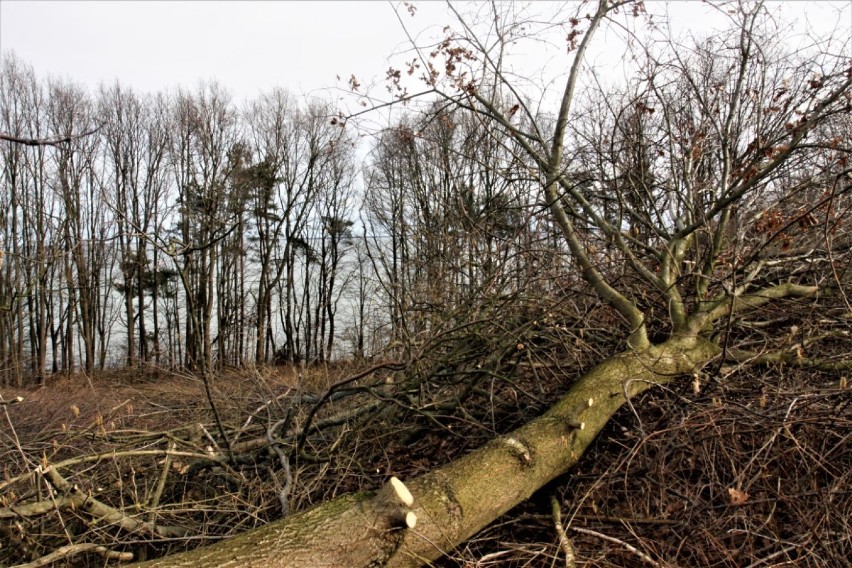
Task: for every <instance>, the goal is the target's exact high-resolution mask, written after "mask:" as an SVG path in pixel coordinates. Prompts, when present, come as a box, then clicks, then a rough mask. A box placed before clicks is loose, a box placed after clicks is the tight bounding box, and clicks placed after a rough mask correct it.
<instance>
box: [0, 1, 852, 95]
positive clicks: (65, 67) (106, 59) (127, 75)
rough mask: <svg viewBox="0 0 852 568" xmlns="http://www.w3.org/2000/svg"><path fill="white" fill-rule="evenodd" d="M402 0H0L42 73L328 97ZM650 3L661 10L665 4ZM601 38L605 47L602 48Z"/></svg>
mask: <svg viewBox="0 0 852 568" xmlns="http://www.w3.org/2000/svg"><path fill="white" fill-rule="evenodd" d="M396 4H397V2H396V1H394V2H393V4H392V3H390V2H379V1H370V2H368V1H363V0H361V1H348V2H317V1H314V2H284V1H265V2H258V1H253V2H248V1H242V2H226V1H216V2H214V1H192V2H186V1H180V2H178V1H152V0H147V1H136V2H126V1H88V2H81V1H74V0H61V1H44V0H40V1H26V0H0V52H2V53H7V52H9V51H14V52H15V53H16V54H17V55H18V57H19V58H20V59H22V60H23V61H24V62H26V63H29V64H30V65H32V66H33V68H34V69H35V72H36V73H37V75H38V76H39V77H47V76H57V77H63V78H68V79H71V80H73V81H74V82H77V83H82V84H84V85H86V86H87V87H89V88H90V89H91V90H92V91H94V90H95V89H96V88H97V86H98V84H99V83H101V82H106V83H112V82H113V81H114V80H115V79H119V80H120V81H121V82H122V83H123V84H125V85H128V86H131V87H133V88H135V89H137V90H138V91H140V92H155V91H157V90H167V89H171V88H174V87H176V86H178V85H182V86H186V87H193V86H194V85H196V84H197V82H198V81H199V80H201V79H211V78H215V79H217V80H219V82H220V83H221V84H222V85H224V86H225V87H226V88H227V89H228V90H229V91H230V92H231V93H232V94H233V95H235V97H236V98H237V99H245V98H251V97H254V96H255V95H257V94H258V93H260V92H261V91H264V90H267V89H269V88H271V87H273V86H282V87H285V88H287V89H288V90H290V91H291V92H293V93H294V94H297V95H312V94H315V95H320V96H325V95H326V93H325V92H324V89H329V88H331V89H333V88H334V87H335V86H340V87H343V88H345V87H346V80H347V79H348V77H349V76H350V75H351V74H353V73H354V74H355V75H356V76H357V77H358V79H359V80H360V81H361V82H362V83H364V84H365V85H366V84H368V83H370V81H371V80H376V81H381V80H382V79H383V77H384V72H385V70H387V68H388V66H389V62H388V58H389V57H390V56H391V55H392V54H393V53H394V52H398V51H400V50H401V49H404V48H405V47H406V39H405V33H404V31H403V30H402V28H401V26H400V24H399V22H398V20H397V16H396V15H395V13H394V10H393V5H396ZM415 4H416V5H417V8H418V10H417V17H416V18H410V17H409V16H408V14H407V13H405V12H404V9H403V11H402V12H403V14H402V15H403V19H404V20H405V21H406V23H408V24H411V25H412V26H414V27H415V28H416V29H423V28H426V27H428V26H432V28H431V30H432V33H433V34H439V33H440V29H441V27H442V26H443V25H444V24H447V23H451V22H452V21H453V18H452V16H451V15H449V13H448V12H447V9H446V6H445V4H444V3H443V2H422V1H421V2H416V3H415ZM774 5H778V3H777V2H776V3H774ZM782 5H783V8H784V10H785V12H787V13H791V14H797V16H798V18H799V20H800V21H801V22H804V21H805V19H808V20H809V22H810V24H811V25H813V26H814V27H817V28H820V29H826V28H828V29H830V28H831V27H832V26H834V25H836V24H838V23H840V24H841V25H846V26H847V27H848V26H849V25H850V24H852V20H851V19H852V0H845V1H839V2H827V1H798V2H794V1H790V0H788V1H787V2H784V3H782ZM648 7H649V10H651V11H655V12H656V11H662V10H663V9H664V5H663V3H662V2H649V3H648ZM838 9H842V10H843V11H838ZM668 10H669V12H670V13H671V15H672V17H673V18H675V21H676V22H679V25H681V26H688V27H690V28H695V29H697V30H698V33H699V35H703V33H706V32H707V30H708V29H709V26H711V25H712V22H713V18H708V17H707V9H706V7H704V6H702V4H700V3H699V2H697V1H691V2H685V1H681V2H673V3H670V4H669V5H668ZM844 19H845V20H846V22H845V24H844V22H843V21H842V20H844ZM838 20H840V21H838ZM716 21H717V22H720V21H721V19H718V18H717V19H716ZM607 47H609V48H610V51H609V53H607V52H606V49H607ZM612 47H613V46H612V45H611V44H610V45H609V46H607V41H600V40H599V41H597V42H593V48H592V50H591V52H590V54H589V56H590V60H592V61H594V60H596V58H599V57H600V56H601V55H600V54H601V53H604V54H606V55H612ZM596 48H597V49H601V50H604V51H601V52H597V55H596V53H595V49H596ZM606 55H604V57H606ZM615 55H616V56H618V54H615ZM539 64H540V62H539ZM338 75H339V76H340V77H341V79H342V81H340V82H339V83H338V82H337V81H336V76H338Z"/></svg>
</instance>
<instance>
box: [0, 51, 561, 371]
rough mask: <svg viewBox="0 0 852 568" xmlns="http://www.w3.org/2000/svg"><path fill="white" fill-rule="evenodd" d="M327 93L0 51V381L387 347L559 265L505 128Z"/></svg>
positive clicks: (546, 276)
mask: <svg viewBox="0 0 852 568" xmlns="http://www.w3.org/2000/svg"><path fill="white" fill-rule="evenodd" d="M338 114H339V113H338V111H337V109H335V108H333V107H332V106H331V104H330V103H323V102H317V101H311V102H305V101H304V100H302V99H300V98H298V97H295V96H293V95H292V94H290V93H288V92H286V91H284V90H280V89H276V90H273V91H271V92H268V93H263V94H259V95H258V96H257V98H255V99H254V100H251V101H249V102H247V103H245V104H237V103H236V102H235V101H234V100H233V99H232V98H231V97H230V96H229V94H228V91H227V88H226V87H225V86H223V85H221V84H218V83H216V82H205V83H200V84H198V85H197V86H196V87H194V88H182V87H181V88H178V89H176V90H175V91H174V92H169V93H156V94H150V93H139V92H136V91H134V90H133V89H130V88H128V87H126V86H124V85H121V84H119V83H115V84H112V85H110V86H102V87H101V88H100V89H98V90H97V92H94V93H92V92H89V91H88V90H87V89H85V88H83V87H81V86H80V85H77V84H74V83H73V82H69V81H67V80H56V79H47V80H45V79H43V78H40V77H39V76H38V74H37V72H36V70H34V69H33V68H32V67H31V66H30V65H28V64H27V63H25V62H23V61H21V60H20V59H19V58H18V57H17V56H15V55H14V54H5V55H4V56H3V61H2V72H0V132H2V133H4V134H5V135H6V137H7V140H4V141H0V164H2V174H0V175H2V177H0V184H2V187H3V191H2V192H0V212H2V216H0V250H2V252H3V255H4V256H3V265H2V269H0V383H2V384H7V385H22V384H27V383H32V382H36V383H37V382H40V381H43V380H44V378H45V376H46V375H49V374H51V373H68V372H74V371H77V370H82V371H85V372H87V373H91V372H93V371H95V370H98V369H104V368H115V367H121V366H127V367H136V366H155V367H158V368H171V369H174V368H183V369H187V370H190V371H192V370H198V369H200V368H202V367H203V368H206V369H214V368H222V367H224V366H244V365H250V364H266V363H272V362H275V363H310V362H325V361H331V360H340V359H352V358H355V359H368V358H373V357H376V356H382V357H390V356H392V355H395V354H399V353H398V352H399V351H400V350H404V349H406V348H408V347H407V346H410V345H411V344H412V341H415V342H416V340H417V338H418V337H421V338H422V337H426V336H428V335H429V334H431V333H434V332H436V331H437V328H436V326H438V323H439V322H440V323H441V324H442V325H443V324H446V323H447V322H448V321H456V322H461V321H465V320H466V318H468V317H469V316H470V315H471V314H468V313H467V312H468V311H470V310H469V309H468V308H469V307H470V306H473V305H479V306H481V305H483V304H484V303H488V301H487V298H493V300H494V301H498V302H499V301H507V299H508V298H511V297H512V296H513V295H515V294H518V293H519V292H521V291H523V292H524V294H525V295H529V294H533V295H535V294H537V293H545V292H547V291H550V290H552V289H554V287H557V288H558V287H564V286H570V285H571V283H570V282H565V281H562V280H560V278H562V279H564V275H565V274H566V273H569V274H570V272H571V271H570V270H566V267H567V264H568V260H567V258H563V255H562V253H563V252H565V251H563V250H562V248H564V247H563V245H561V244H560V243H561V239H559V238H558V237H557V235H558V233H557V232H556V230H555V229H554V226H553V224H552V222H551V221H549V219H548V216H547V215H546V214H545V213H544V212H543V211H542V207H535V205H536V204H535V197H534V196H535V195H536V191H537V188H538V186H539V180H538V175H537V174H536V172H532V171H530V170H529V169H528V168H527V167H526V166H525V165H524V161H523V160H521V159H519V158H518V157H517V156H518V152H517V148H516V147H515V144H514V143H513V142H512V140H511V139H508V138H506V137H505V135H503V138H504V139H503V140H501V139H500V138H499V137H498V138H495V136H494V135H493V134H494V133H493V131H491V132H490V131H489V129H488V128H486V127H485V126H484V125H483V123H482V121H481V119H480V118H478V117H477V116H476V115H475V114H474V113H468V112H466V111H465V110H463V109H455V110H453V109H442V108H441V107H440V106H439V105H438V104H437V103H436V104H435V105H433V107H432V108H430V109H429V112H425V113H420V114H415V113H409V114H406V113H397V116H400V117H401V118H399V119H398V120H397V122H396V123H395V125H394V126H393V127H391V128H388V129H386V130H384V131H383V132H382V133H381V134H379V135H376V136H375V137H373V138H372V139H370V140H369V141H368V142H364V141H363V140H361V139H359V137H358V135H357V134H356V133H355V132H354V129H353V128H351V127H348V126H344V123H343V121H341V120H338V119H337V118H336V117H337V116H338ZM8 138H16V139H18V142H17V143H13V142H10V141H9V140H8ZM36 141H39V142H46V143H38V144H36V143H35V142H36ZM27 142H29V143H27ZM359 144H367V145H368V147H367V148H366V149H365V148H364V146H359ZM554 253H555V254H554ZM557 275H562V276H561V277H557ZM394 352H397V353H394Z"/></svg>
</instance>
